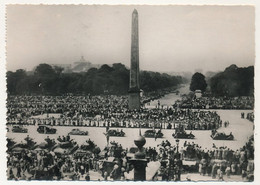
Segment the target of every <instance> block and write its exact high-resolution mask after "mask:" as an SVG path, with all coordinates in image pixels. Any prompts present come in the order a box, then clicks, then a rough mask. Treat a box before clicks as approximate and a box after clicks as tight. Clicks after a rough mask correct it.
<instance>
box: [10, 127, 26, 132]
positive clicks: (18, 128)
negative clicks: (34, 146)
mask: <svg viewBox="0 0 260 185" xmlns="http://www.w3.org/2000/svg"><path fill="white" fill-rule="evenodd" d="M12 132H15V133H27V132H28V129H27V128H23V127H22V126H13V128H12Z"/></svg>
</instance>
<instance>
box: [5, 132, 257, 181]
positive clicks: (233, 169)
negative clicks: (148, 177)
mask: <svg viewBox="0 0 260 185" xmlns="http://www.w3.org/2000/svg"><path fill="white" fill-rule="evenodd" d="M64 138H65V141H61V142H66V141H71V139H70V138H68V137H64ZM25 140H26V142H29V141H30V142H32V139H31V138H28V136H27V138H25ZM45 140H46V141H48V140H49V138H46V139H45ZM57 142H58V143H59V142H60V141H59V140H58V139H57ZM87 142H88V143H92V144H93V146H94V148H97V146H96V145H95V144H94V143H93V141H91V140H88V141H87ZM76 145H77V143H76V142H73V146H71V147H74V146H76ZM16 146H17V145H16V144H15V143H13V145H12V146H9V148H8V152H7V153H8V156H7V166H8V171H7V176H8V179H9V180H93V179H95V180H133V170H134V166H133V164H132V163H131V160H130V159H131V158H132V157H133V155H134V153H135V152H137V150H138V149H137V148H135V147H133V148H129V149H128V148H123V147H122V145H121V144H119V143H117V142H114V141H111V142H110V144H109V145H107V146H106V147H105V148H104V149H103V150H102V151H101V150H93V148H88V149H85V150H83V149H82V148H83V147H82V146H81V147H79V148H78V150H76V151H74V152H71V153H65V152H64V153H62V152H60V151H58V150H55V149H53V148H55V147H53V148H52V149H51V148H49V149H40V148H39V147H36V148H34V149H32V148H29V147H24V148H23V149H19V150H17V147H16ZM18 148H19V147H18ZM145 153H146V157H147V159H148V162H156V161H157V162H160V165H159V166H158V169H157V172H156V173H155V175H154V176H156V178H154V179H153V180H163V181H169V180H174V181H180V180H190V179H181V174H186V173H190V172H195V173H200V174H201V175H209V176H211V177H212V178H213V179H214V178H218V179H219V180H223V175H226V177H227V178H229V177H230V175H241V176H242V178H244V179H245V180H246V179H247V180H250V181H251V180H253V171H254V163H253V160H254V138H253V137H250V139H249V141H248V142H247V143H246V144H245V146H243V147H242V148H241V149H240V150H236V151H233V150H231V149H229V148H227V147H216V146H215V145H213V147H212V148H211V149H207V148H205V149H202V148H201V147H200V146H199V145H198V144H195V143H194V142H187V141H185V143H184V144H183V146H179V145H178V144H177V145H172V144H171V143H170V142H169V141H167V140H163V141H162V142H161V144H160V145H158V146H157V147H154V148H152V147H148V148H145ZM131 154H132V155H131ZM185 161H194V164H193V165H192V166H191V165H187V164H185ZM192 170H193V171H192ZM90 172H92V173H90ZM93 173H95V178H93V177H91V175H90V174H93ZM131 174H132V175H131Z"/></svg>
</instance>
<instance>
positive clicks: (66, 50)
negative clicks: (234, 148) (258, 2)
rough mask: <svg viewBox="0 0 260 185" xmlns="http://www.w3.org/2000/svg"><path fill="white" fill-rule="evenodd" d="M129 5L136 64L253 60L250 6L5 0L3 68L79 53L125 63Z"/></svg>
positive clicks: (211, 67) (214, 67) (161, 66)
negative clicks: (20, 0)
mask: <svg viewBox="0 0 260 185" xmlns="http://www.w3.org/2000/svg"><path fill="white" fill-rule="evenodd" d="M134 9H137V11H138V14H139V52H140V53H139V57H140V69H141V70H151V71H194V69H202V70H203V71H204V72H206V71H220V70H224V69H225V68H226V67H228V66H230V65H231V64H236V65H237V66H239V67H247V66H249V65H254V60H255V46H254V42H255V41H254V39H255V38H254V31H255V27H254V24H255V23H254V21H255V19H254V8H253V7H251V6H147V5H146V6H126V5H124V6H104V5H103V6H101V5H99V6H90V5H86V6H83V5H82V6H74V5H65V6H62V5H50V6H48V5H8V6H7V21H6V23H7V70H12V71H14V70H16V69H20V68H22V69H26V70H32V69H33V67H35V66H37V65H38V64H40V63H49V64H71V63H73V62H75V61H77V60H78V59H79V58H80V57H81V56H84V57H85V59H86V60H87V61H90V62H91V63H93V64H112V63H118V62H121V63H123V64H124V65H126V66H128V67H129V66H130V48H131V16H132V11H133V10H134Z"/></svg>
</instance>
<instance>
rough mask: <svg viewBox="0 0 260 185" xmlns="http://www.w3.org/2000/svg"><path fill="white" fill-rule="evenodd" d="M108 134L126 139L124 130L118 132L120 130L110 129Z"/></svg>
mask: <svg viewBox="0 0 260 185" xmlns="http://www.w3.org/2000/svg"><path fill="white" fill-rule="evenodd" d="M107 134H108V135H109V136H113V137H124V136H125V132H124V131H123V130H121V131H118V130H114V129H110V130H108V131H107Z"/></svg>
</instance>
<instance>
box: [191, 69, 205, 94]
mask: <svg viewBox="0 0 260 185" xmlns="http://www.w3.org/2000/svg"><path fill="white" fill-rule="evenodd" d="M206 88H207V83H206V80H205V76H204V75H203V74H201V73H195V74H194V75H193V76H192V78H191V83H190V90H191V91H195V90H201V91H202V92H204V91H205V90H206Z"/></svg>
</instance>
